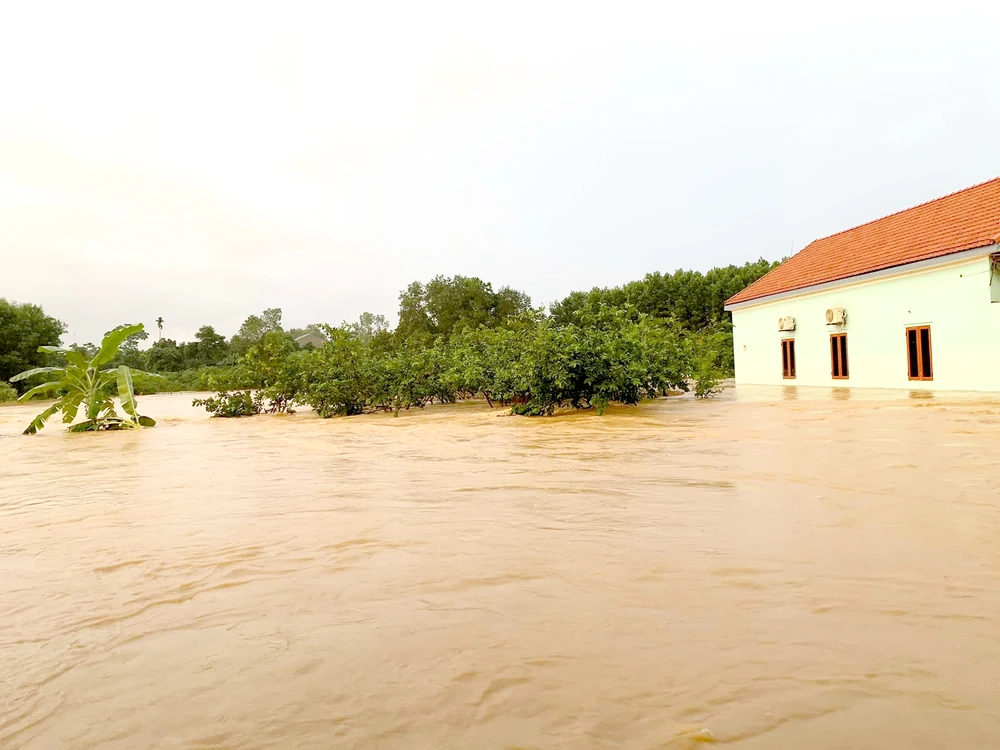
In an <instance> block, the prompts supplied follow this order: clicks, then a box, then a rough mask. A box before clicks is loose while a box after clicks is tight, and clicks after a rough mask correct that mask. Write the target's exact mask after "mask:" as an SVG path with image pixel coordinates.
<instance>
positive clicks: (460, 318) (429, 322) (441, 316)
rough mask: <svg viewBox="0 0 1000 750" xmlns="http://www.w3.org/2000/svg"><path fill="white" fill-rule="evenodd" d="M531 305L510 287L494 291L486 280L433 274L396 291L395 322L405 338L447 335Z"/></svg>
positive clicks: (507, 316)
mask: <svg viewBox="0 0 1000 750" xmlns="http://www.w3.org/2000/svg"><path fill="white" fill-rule="evenodd" d="M530 309H531V299H530V298H529V297H528V296H527V295H526V294H524V293H523V292H519V291H517V290H514V289H511V288H510V287H502V288H501V289H500V290H499V291H497V292H494V291H493V286H492V284H490V283H489V282H487V281H483V280H482V279H479V278H476V277H469V276H454V277H450V278H449V277H445V276H435V277H434V278H433V279H431V280H430V281H429V282H427V284H421V283H420V282H419V281H414V282H413V283H412V284H410V285H409V286H408V287H407V288H406V289H405V290H404V291H403V292H402V293H401V294H400V295H399V326H398V327H397V331H398V332H399V333H400V334H401V335H402V336H404V337H406V338H411V337H414V336H420V335H423V336H425V337H426V336H451V335H452V334H453V333H456V332H458V331H461V330H463V329H464V328H478V327H479V326H486V327H488V328H493V327H496V326H498V325H502V324H504V323H505V322H506V321H508V320H510V319H511V318H514V317H516V316H517V315H520V314H522V313H524V312H527V311H529V310H530Z"/></svg>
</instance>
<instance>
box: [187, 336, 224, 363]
mask: <svg viewBox="0 0 1000 750" xmlns="http://www.w3.org/2000/svg"><path fill="white" fill-rule="evenodd" d="M194 337H195V339H197V341H198V349H197V352H198V355H197V356H198V364H201V365H221V364H222V363H223V362H225V360H226V356H227V355H228V354H229V344H227V343H226V337H225V336H223V335H222V334H220V333H216V331H215V329H214V328H213V327H212V326H202V327H201V328H199V329H198V332H197V333H196V334H195V335H194Z"/></svg>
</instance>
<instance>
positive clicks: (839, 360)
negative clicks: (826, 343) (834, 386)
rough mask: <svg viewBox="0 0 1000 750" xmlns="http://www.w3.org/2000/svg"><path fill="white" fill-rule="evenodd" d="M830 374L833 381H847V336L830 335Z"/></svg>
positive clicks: (843, 334)
mask: <svg viewBox="0 0 1000 750" xmlns="http://www.w3.org/2000/svg"><path fill="white" fill-rule="evenodd" d="M830 374H831V375H833V379H834V380H847V334H846V333H833V334H830Z"/></svg>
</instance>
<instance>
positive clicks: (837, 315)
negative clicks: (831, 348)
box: [826, 307, 847, 326]
mask: <svg viewBox="0 0 1000 750" xmlns="http://www.w3.org/2000/svg"><path fill="white" fill-rule="evenodd" d="M846 318H847V313H845V312H844V308H842V307H831V308H830V309H829V310H827V311H826V324H827V325H828V326H837V325H841V324H843V322H844V320H845V319H846Z"/></svg>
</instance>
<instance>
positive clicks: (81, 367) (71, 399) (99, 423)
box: [10, 323, 160, 435]
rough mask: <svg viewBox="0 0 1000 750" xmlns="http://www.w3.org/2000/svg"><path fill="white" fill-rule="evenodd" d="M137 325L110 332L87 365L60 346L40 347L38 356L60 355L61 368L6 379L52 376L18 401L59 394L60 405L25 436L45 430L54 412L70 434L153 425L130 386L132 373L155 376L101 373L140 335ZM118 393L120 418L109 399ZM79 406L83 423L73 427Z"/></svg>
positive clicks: (120, 370)
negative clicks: (62, 364)
mask: <svg viewBox="0 0 1000 750" xmlns="http://www.w3.org/2000/svg"><path fill="white" fill-rule="evenodd" d="M143 328H144V326H143V325H142V323H139V324H137V325H131V326H121V327H120V328H116V329H115V330H113V331H111V332H110V333H109V334H108V335H107V336H105V337H104V341H102V342H101V348H100V350H99V351H98V352H97V354H95V355H94V357H93V358H92V359H90V360H89V361H88V360H87V358H86V357H85V356H84V355H83V354H81V353H80V352H78V351H75V350H73V349H66V348H63V347H60V346H40V347H38V351H40V352H48V353H49V354H61V355H62V356H63V357H64V358H65V359H66V365H65V366H64V367H36V368H34V369H32V370H25V371H24V372H21V373H18V374H17V375H15V376H14V377H12V378H11V379H10V380H11V382H12V383H16V382H17V381H19V380H24V379H25V378H30V377H32V376H33V375H42V374H50V375H52V376H53V377H54V379H53V380H50V381H48V382H46V383H42V384H41V385H37V386H35V387H34V388H32V389H31V390H29V391H26V392H25V393H24V394H23V395H22V396H21V397H20V398H19V399H18V401H28V400H30V399H32V398H34V397H35V396H48V395H52V394H53V393H59V394H61V395H60V396H59V400H58V401H56V402H55V403H54V404H52V405H51V406H50V407H49V408H48V409H46V410H45V411H43V412H42V413H41V414H39V415H38V416H37V417H35V418H34V419H33V420H31V424H29V425H28V426H27V427H26V428H25V430H24V434H25V435H33V434H35V433H36V432H38V431H39V430H40V429H42V427H44V426H45V422H46V421H47V420H48V419H49V418H50V417H52V416H53V415H54V414H56V413H58V412H62V421H63V422H64V423H65V424H68V425H70V428H69V431H70V432H93V431H97V430H123V429H132V428H135V427H152V426H153V425H155V424H156V422H155V421H153V420H152V419H150V418H149V417H147V416H144V415H142V414H139V411H138V407H137V406H136V401H135V389H134V388H133V387H132V374H133V373H134V372H138V373H141V374H143V375H150V376H152V377H160V376H159V375H155V374H154V373H148V372H143V371H142V370H133V369H132V368H130V367H126V366H125V365H121V366H120V367H110V368H107V369H102V368H104V366H105V365H107V364H108V363H109V362H110V361H111V360H113V359H114V358H115V355H116V354H118V347H120V346H121V345H122V343H123V342H124V341H125V340H126V339H127V338H128V337H129V336H132V335H134V334H136V333H139V332H140V331H142V330H143ZM115 391H117V394H118V399H119V401H121V405H122V410H123V411H124V412H125V414H126V416H125V417H120V416H118V413H117V412H116V411H115V402H114V396H115ZM81 406H82V407H83V409H84V414H85V415H86V417H87V419H86V421H84V422H79V423H77V424H73V422H74V421H76V415H77V413H78V412H79V410H80V407H81Z"/></svg>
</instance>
